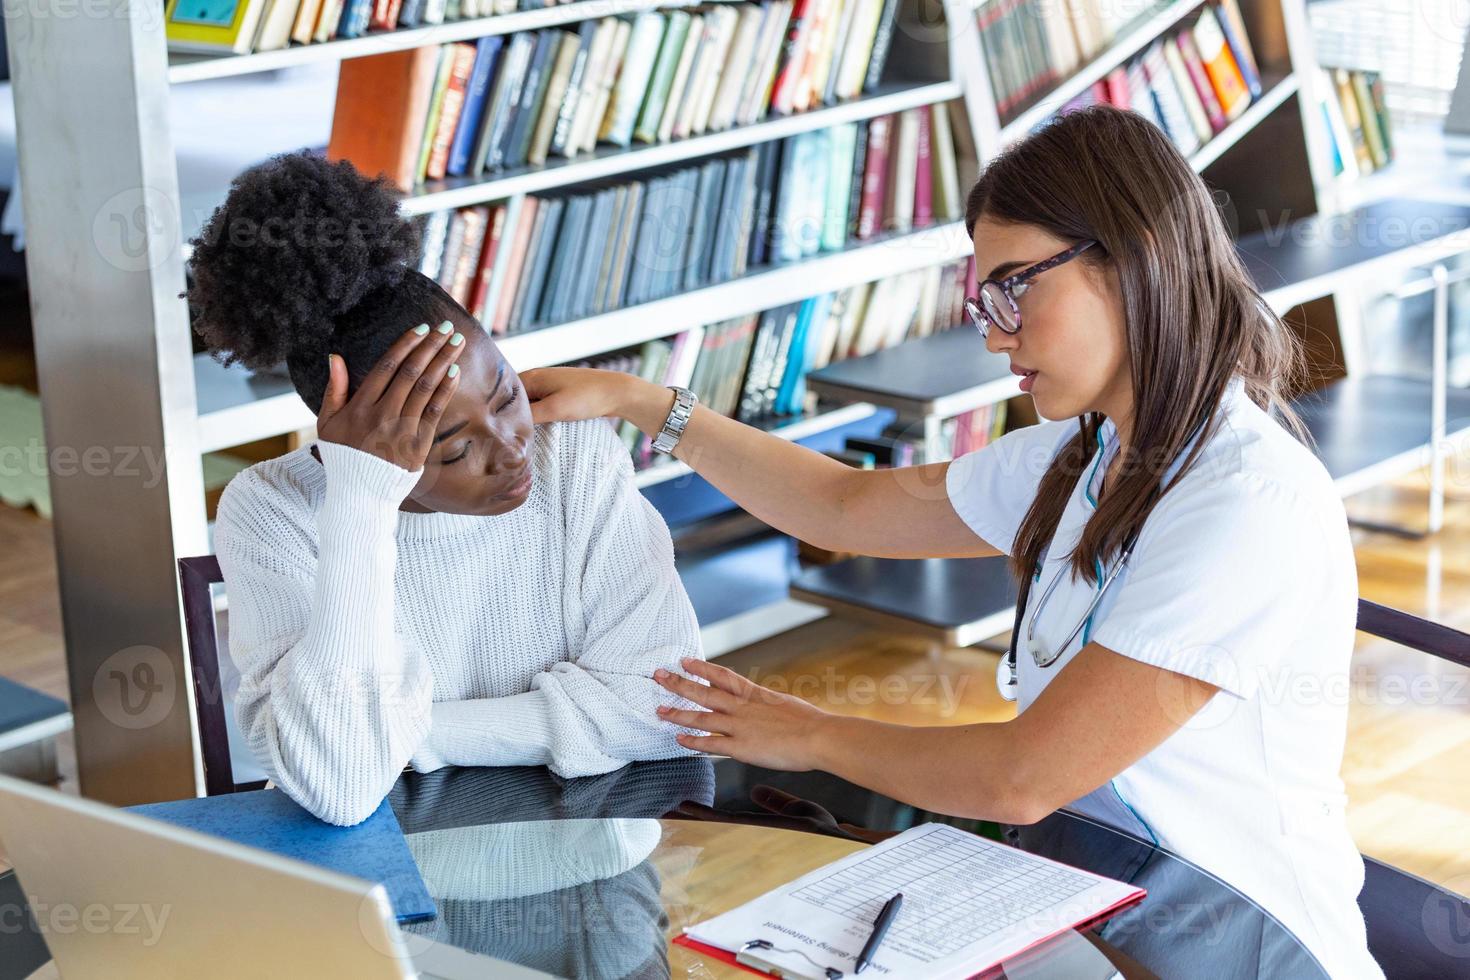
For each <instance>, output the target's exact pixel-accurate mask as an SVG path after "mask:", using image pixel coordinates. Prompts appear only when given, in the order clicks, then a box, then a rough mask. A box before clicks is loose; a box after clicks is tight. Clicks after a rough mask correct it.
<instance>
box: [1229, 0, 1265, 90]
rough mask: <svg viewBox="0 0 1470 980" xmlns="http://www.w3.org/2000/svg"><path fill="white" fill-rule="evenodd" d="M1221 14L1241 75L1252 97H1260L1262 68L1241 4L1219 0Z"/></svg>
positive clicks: (1234, 1)
mask: <svg viewBox="0 0 1470 980" xmlns="http://www.w3.org/2000/svg"><path fill="white" fill-rule="evenodd" d="M1219 16H1220V29H1221V30H1222V31H1223V32H1224V33H1225V40H1226V41H1227V42H1228V43H1229V45H1230V51H1231V53H1232V54H1234V55H1235V64H1236V67H1238V68H1239V69H1240V74H1241V77H1242V78H1243V79H1245V86H1246V88H1247V89H1249V90H1250V93H1251V98H1259V97H1260V95H1261V69H1260V66H1258V65H1257V64H1256V54H1255V52H1254V51H1253V50H1251V39H1250V35H1249V34H1248V33H1246V29H1245V18H1244V17H1242V16H1241V13H1240V4H1239V3H1238V2H1237V0H1219Z"/></svg>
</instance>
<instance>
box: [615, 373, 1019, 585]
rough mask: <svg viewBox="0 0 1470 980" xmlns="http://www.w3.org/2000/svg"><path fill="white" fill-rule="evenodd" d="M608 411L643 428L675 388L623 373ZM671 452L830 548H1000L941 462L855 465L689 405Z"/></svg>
mask: <svg viewBox="0 0 1470 980" xmlns="http://www.w3.org/2000/svg"><path fill="white" fill-rule="evenodd" d="M621 392H622V395H621V398H620V401H619V404H618V406H617V414H619V415H621V416H622V417H623V418H625V419H627V420H628V421H630V422H632V423H633V424H634V425H636V426H637V427H638V428H640V429H642V430H643V431H644V432H646V433H649V434H650V435H652V434H655V433H657V432H658V431H659V430H660V429H662V428H663V424H664V420H665V419H667V418H668V414H669V409H670V408H671V407H672V405H673V400H674V396H673V395H672V394H670V392H669V390H668V389H667V388H661V387H659V386H658V385H656V384H653V383H652V382H649V381H643V380H640V379H636V378H635V379H631V380H629V381H628V382H626V383H625V385H624V386H623V387H622V389H621ZM674 455H675V456H676V457H678V458H679V459H680V460H682V461H684V462H685V463H688V464H689V466H690V468H692V469H693V470H694V471H695V472H696V473H698V474H699V475H700V476H702V477H704V478H705V479H706V480H708V481H709V482H710V483H711V484H713V485H714V486H715V488H716V489H718V490H719V491H720V492H721V493H723V494H725V495H726V496H727V497H729V498H730V499H731V500H733V501H735V503H737V504H739V505H740V506H741V507H743V508H744V509H745V510H747V511H749V512H750V513H751V514H753V515H755V516H756V517H757V518H759V519H760V520H762V521H764V522H765V523H767V524H769V525H771V526H772V527H774V528H776V529H777V530H779V531H782V532H784V533H786V534H789V535H791V536H793V537H796V538H800V539H801V540H803V541H806V542H807V543H809V544H813V545H816V546H817V547H819V548H826V549H828V550H830V551H851V552H857V553H859V554H864V555H874V556H876V557H880V558H958V557H970V558H980V557H985V556H987V555H997V554H999V552H998V551H996V549H995V548H993V547H991V546H990V545H989V544H987V543H986V542H984V541H982V540H980V538H979V537H977V536H976V535H975V533H974V532H973V531H972V530H970V528H969V527H968V526H967V525H966V524H965V523H964V521H962V520H961V519H960V517H959V515H958V514H956V513H955V510H954V507H953V506H951V504H950V503H949V498H948V495H947V493H946V490H945V474H946V472H947V470H948V466H949V464H948V463H930V464H926V465H923V466H909V467H902V468H897V469H879V470H860V469H855V468H853V467H851V466H846V465H844V464H842V463H839V462H837V461H836V460H833V459H829V458H828V457H826V456H823V455H822V454H821V453H818V452H816V451H814V450H811V449H808V448H806V447H805V446H800V445H797V444H796V443H794V442H791V441H790V440H787V439H782V438H781V437H780V436H775V435H772V434H771V433H769V432H762V431H761V430H760V429H757V428H755V427H753V426H749V425H745V424H744V423H742V422H737V421H735V420H734V419H731V418H727V417H725V416H723V415H720V414H719V413H717V412H713V411H711V410H710V409H708V408H705V407H704V406H696V407H695V410H694V414H693V416H692V417H691V418H690V420H689V424H688V426H687V427H686V428H685V429H684V434H683V436H682V437H680V439H679V443H678V445H677V446H676V447H675V448H674Z"/></svg>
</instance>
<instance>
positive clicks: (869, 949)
mask: <svg viewBox="0 0 1470 980" xmlns="http://www.w3.org/2000/svg"><path fill="white" fill-rule="evenodd" d="M901 905H903V892H898V893H897V894H896V895H894V896H893V897H892V898H890V899H889V900H888V901H887V902H886V903H884V905H883V909H882V911H880V912H879V913H878V918H877V919H876V920H875V921H874V922H873V934H872V935H871V936H869V937H868V941H867V942H865V943H863V951H862V952H861V953H859V954H858V958H857V966H855V967H853V968H852V972H853V973H854V974H857V973H862V972H863V971H864V970H866V969H867V968H868V964H869V963H871V962H873V955H874V954H875V953H877V952H878V947H879V946H880V945H882V943H883V937H884V935H886V934H887V932H888V927H889V926H890V925H892V924H893V920H894V919H896V918H898V909H899V906H901Z"/></svg>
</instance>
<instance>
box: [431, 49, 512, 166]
mask: <svg viewBox="0 0 1470 980" xmlns="http://www.w3.org/2000/svg"><path fill="white" fill-rule="evenodd" d="M504 40H505V38H504V36H503V35H500V34H491V35H490V36H488V37H482V38H480V39H479V40H478V41H476V42H475V61H474V66H473V67H472V68H471V69H470V77H469V80H468V82H467V83H466V86H465V94H464V106H463V108H462V109H461V110H460V115H459V124H458V125H457V126H455V129H454V140H453V142H452V143H451V144H450V147H449V160H448V163H447V165H446V166H445V172H446V173H448V174H449V175H451V176H454V177H463V176H464V175H465V174H467V173H468V172H469V169H470V166H471V164H472V163H473V162H474V153H475V137H476V136H477V135H478V134H479V130H480V119H481V117H482V116H483V114H484V112H485V107H486V104H487V101H486V100H487V99H488V97H489V94H490V81H491V79H492V78H493V77H494V70H495V64H496V61H497V59H498V57H499V55H500V50H501V44H502V43H503V42H504Z"/></svg>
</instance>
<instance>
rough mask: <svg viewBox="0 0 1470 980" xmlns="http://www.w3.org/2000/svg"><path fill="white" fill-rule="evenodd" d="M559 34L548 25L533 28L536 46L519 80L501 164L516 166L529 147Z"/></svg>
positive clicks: (522, 159) (523, 159) (519, 163)
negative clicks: (519, 87)
mask: <svg viewBox="0 0 1470 980" xmlns="http://www.w3.org/2000/svg"><path fill="white" fill-rule="evenodd" d="M561 34H562V32H561V31H558V30H556V29H555V28H550V27H548V28H545V29H544V30H540V31H537V32H536V35H535V43H536V50H535V52H534V54H533V55H532V56H531V62H530V66H529V67H528V68H527V70H526V78H525V80H524V81H523V82H522V84H521V98H520V101H519V102H518V103H517V104H516V108H515V110H514V116H513V118H512V120H511V123H510V128H509V130H508V131H507V133H506V137H505V147H504V152H503V154H502V158H501V163H502V165H503V166H505V167H519V166H521V165H522V164H524V163H525V162H526V156H527V154H528V153H529V152H530V148H531V128H532V126H533V125H534V124H535V121H536V117H537V114H538V111H539V109H540V107H541V102H542V100H543V99H544V98H545V97H546V88H547V86H548V85H549V84H550V81H551V59H552V57H553V55H554V54H555V53H556V51H557V49H559V48H560V47H561Z"/></svg>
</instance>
